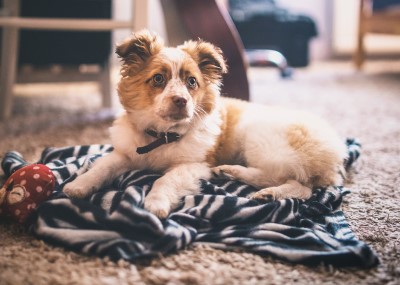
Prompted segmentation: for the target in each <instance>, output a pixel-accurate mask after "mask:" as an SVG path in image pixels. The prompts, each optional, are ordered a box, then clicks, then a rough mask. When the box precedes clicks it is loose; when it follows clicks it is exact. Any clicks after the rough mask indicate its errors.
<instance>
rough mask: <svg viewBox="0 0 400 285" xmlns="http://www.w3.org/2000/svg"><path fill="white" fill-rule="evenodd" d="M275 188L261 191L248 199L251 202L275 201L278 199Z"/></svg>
mask: <svg viewBox="0 0 400 285" xmlns="http://www.w3.org/2000/svg"><path fill="white" fill-rule="evenodd" d="M274 188H276V187H269V188H264V189H261V190H259V191H257V192H255V193H252V194H250V195H249V197H248V198H250V199H253V200H262V201H272V200H276V199H277V198H278V197H277V195H276V189H274Z"/></svg>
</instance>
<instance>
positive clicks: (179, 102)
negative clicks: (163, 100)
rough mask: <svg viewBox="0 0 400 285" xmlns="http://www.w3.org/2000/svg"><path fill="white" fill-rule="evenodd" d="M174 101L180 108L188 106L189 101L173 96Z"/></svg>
mask: <svg viewBox="0 0 400 285" xmlns="http://www.w3.org/2000/svg"><path fill="white" fill-rule="evenodd" d="M172 101H173V102H174V104H175V105H176V106H177V107H178V108H183V107H185V106H186V103H187V100H186V99H185V98H183V97H181V96H173V97H172Z"/></svg>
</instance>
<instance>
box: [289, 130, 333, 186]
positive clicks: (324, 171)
mask: <svg viewBox="0 0 400 285" xmlns="http://www.w3.org/2000/svg"><path fill="white" fill-rule="evenodd" d="M286 135H287V140H288V143H289V145H290V146H291V147H292V148H293V149H294V150H295V151H296V154H297V155H298V157H299V161H301V163H302V165H303V167H304V169H305V171H306V173H307V177H309V181H302V182H303V183H306V184H308V185H314V186H326V185H332V184H334V183H335V182H336V177H337V175H338V172H337V171H338V170H339V169H330V170H329V165H341V162H340V161H337V160H338V157H337V155H336V154H335V153H334V152H333V151H331V150H330V149H329V147H327V146H325V145H324V144H323V143H321V142H320V141H318V140H316V139H315V138H313V136H312V135H310V134H309V130H308V129H307V128H306V127H305V126H303V125H300V124H296V125H291V126H290V127H289V128H288V129H287V130H286Z"/></svg>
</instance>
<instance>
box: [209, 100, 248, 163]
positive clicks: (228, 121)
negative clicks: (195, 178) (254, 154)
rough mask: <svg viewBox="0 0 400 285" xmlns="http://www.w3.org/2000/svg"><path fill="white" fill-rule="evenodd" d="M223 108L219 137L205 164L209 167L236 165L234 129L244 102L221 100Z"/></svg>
mask: <svg viewBox="0 0 400 285" xmlns="http://www.w3.org/2000/svg"><path fill="white" fill-rule="evenodd" d="M221 100H222V103H223V105H224V108H223V109H222V111H221V117H222V121H223V123H222V126H221V131H222V132H221V135H220V136H219V137H218V140H217V142H216V144H215V147H214V148H213V149H212V150H210V151H209V153H208V155H207V162H208V163H209V164H210V165H211V166H217V165H222V164H232V163H234V162H235V164H237V163H238V157H237V156H238V155H239V154H238V153H237V151H236V148H237V145H235V140H234V135H235V128H236V125H237V124H238V122H239V120H240V117H241V115H242V113H243V111H244V108H245V105H246V102H245V101H242V100H238V99H231V98H221Z"/></svg>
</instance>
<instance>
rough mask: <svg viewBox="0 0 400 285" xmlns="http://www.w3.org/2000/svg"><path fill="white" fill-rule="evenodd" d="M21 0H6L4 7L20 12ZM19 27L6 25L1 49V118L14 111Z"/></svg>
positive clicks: (11, 11) (15, 13)
mask: <svg viewBox="0 0 400 285" xmlns="http://www.w3.org/2000/svg"><path fill="white" fill-rule="evenodd" d="M19 4H20V1H19V0H4V2H3V5H4V8H5V9H6V10H7V11H9V14H10V15H12V16H17V15H18V13H19ZM18 41H19V29H18V28H16V27H4V28H3V35H2V49H1V71H0V86H1V87H0V120H4V119H7V118H9V117H10V116H11V113H12V99H13V98H12V96H13V87H14V83H15V79H16V74H17V53H18Z"/></svg>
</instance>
